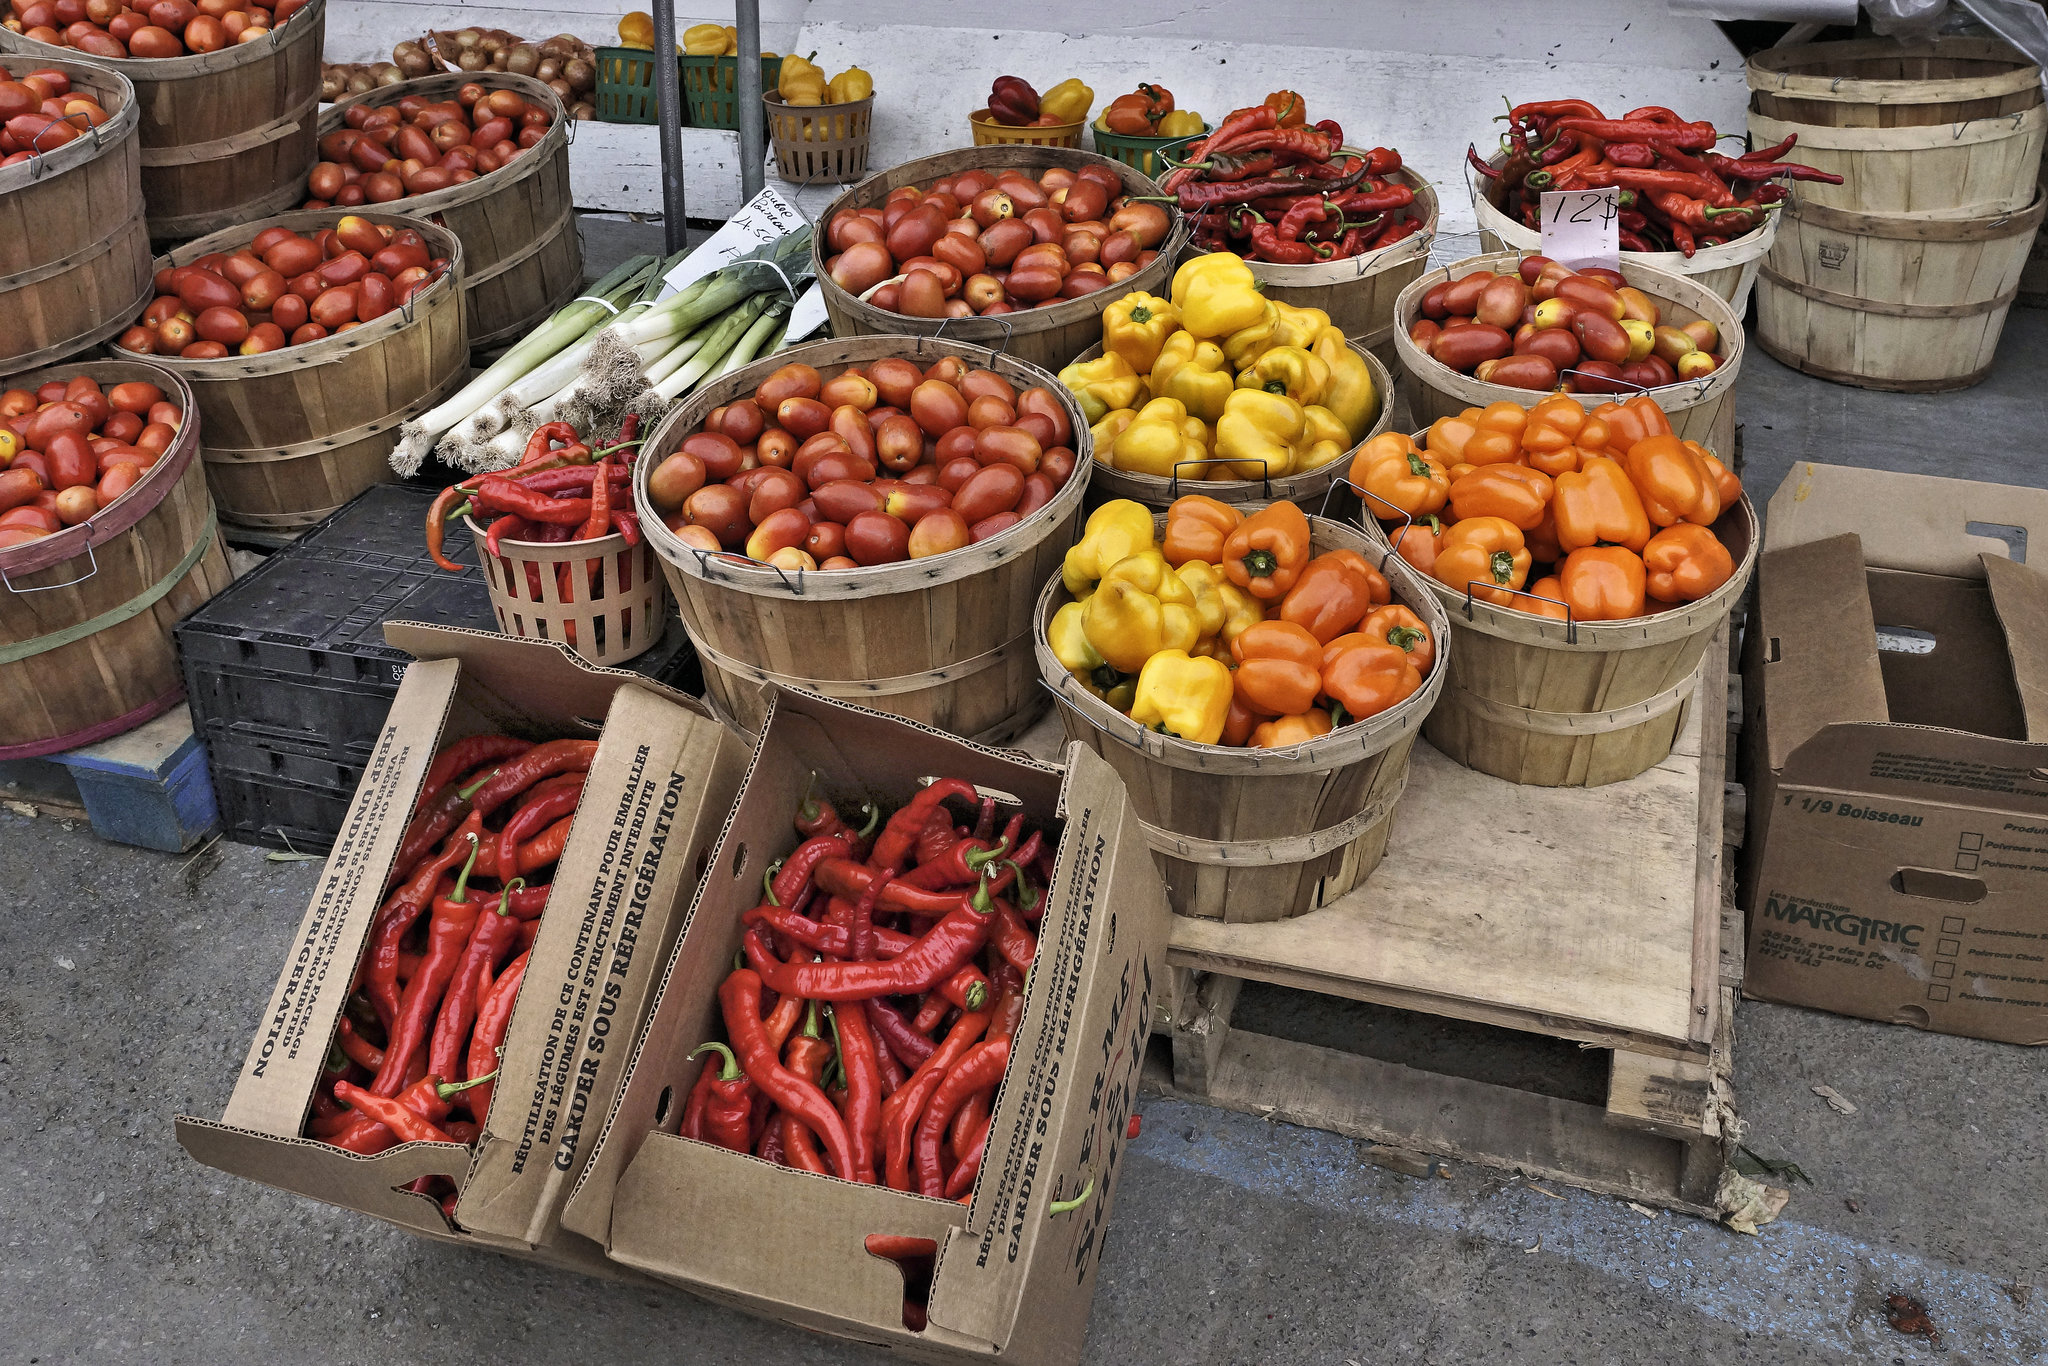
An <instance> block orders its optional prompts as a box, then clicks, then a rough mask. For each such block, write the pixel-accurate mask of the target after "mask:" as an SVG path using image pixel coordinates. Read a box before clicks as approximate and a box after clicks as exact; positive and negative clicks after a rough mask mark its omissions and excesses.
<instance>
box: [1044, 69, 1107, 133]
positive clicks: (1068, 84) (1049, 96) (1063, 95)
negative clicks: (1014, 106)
mask: <svg viewBox="0 0 2048 1366" xmlns="http://www.w3.org/2000/svg"><path fill="white" fill-rule="evenodd" d="M1094 104H1095V92H1094V91H1093V90H1091V89H1089V88H1088V87H1087V86H1085V85H1083V84H1081V82H1080V79H1079V78H1078V77H1074V76H1069V77H1068V78H1067V79H1066V80H1064V81H1061V82H1060V83H1059V84H1058V85H1056V86H1054V87H1053V88H1052V89H1050V90H1048V91H1046V92H1045V93H1044V94H1043V95H1040V96H1039V97H1038V112H1039V113H1040V114H1043V115H1047V116H1050V117H1052V118H1056V119H1058V120H1059V121H1060V122H1061V123H1079V122H1081V121H1082V120H1083V119H1085V118H1087V117H1088V110H1089V109H1090V108H1091V107H1093V105H1094Z"/></svg>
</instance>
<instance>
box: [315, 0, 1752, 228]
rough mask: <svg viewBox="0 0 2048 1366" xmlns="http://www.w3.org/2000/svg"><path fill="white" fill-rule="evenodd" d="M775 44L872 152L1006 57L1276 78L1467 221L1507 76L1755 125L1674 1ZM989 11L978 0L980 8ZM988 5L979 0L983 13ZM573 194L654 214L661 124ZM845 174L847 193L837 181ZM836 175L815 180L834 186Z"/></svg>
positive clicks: (348, 38)
mask: <svg viewBox="0 0 2048 1366" xmlns="http://www.w3.org/2000/svg"><path fill="white" fill-rule="evenodd" d="M643 2H644V0H610V3H607V2H606V0H563V3H562V5H561V6H560V8H557V9H550V10H528V9H517V8H509V7H505V6H498V5H468V4H461V3H455V4H449V3H437V2H436V0H334V3H333V4H332V5H331V6H330V9H329V18H328V42H327V46H328V53H329V59H330V60H335V61H345V60H352V61H364V60H372V59H374V58H377V57H379V56H381V55H385V54H387V53H388V52H389V50H390V46H391V44H392V43H393V42H396V41H398V40H399V39H401V38H404V37H414V36H417V35H418V33H419V32H421V31H423V30H424V29H426V28H429V27H441V26H448V25H450V24H462V23H477V24H487V25H492V26H496V27H501V28H507V29H511V30H513V31H516V32H521V33H530V34H533V35H535V36H543V35H545V34H548V33H553V32H557V31H561V30H564V29H566V30H568V31H571V32H574V33H576V34H578V35H579V36H581V37H583V38H585V39H587V40H589V41H591V42H593V43H599V44H601V43H603V42H606V41H608V40H610V39H611V38H612V37H613V25H614V24H615V23H616V21H617V17H618V15H619V14H620V13H622V12H623V9H624V8H626V7H629V6H630V5H632V4H634V3H643ZM761 10H762V42H763V45H764V46H766V47H767V48H769V49H770V50H773V51H778V52H786V51H797V52H805V53H808V52H810V51H812V50H813V49H815V50H816V51H817V53H818V57H817V60H818V62H819V63H820V64H821V65H822V66H824V67H826V69H827V70H828V72H830V71H836V70H838V69H839V68H841V67H844V66H848V65H852V64H855V63H858V64H859V65H861V66H863V67H865V68H867V69H868V70H869V71H871V72H873V73H874V76H875V89H876V94H877V96H878V98H877V101H876V106H875V128H874V141H873V147H872V150H871V153H870V163H869V164H870V168H871V169H881V168H885V167H888V166H892V165H895V164H896V163H898V162H901V161H905V160H908V159H909V158H912V157H918V156H926V155H929V154H931V153H934V152H941V151H945V150H948V149H950V148H954V147H960V146H965V145H966V144H967V143H968V140H969V138H968V129H967V122H966V116H967V112H968V111H969V110H970V109H974V108H977V107H979V106H980V105H981V103H982V102H983V100H984V99H985V97H986V95H987V93H988V86H989V82H990V81H991V80H992V79H993V78H994V77H995V76H997V75H1000V74H1005V73H1013V74H1016V75H1020V76H1023V77H1024V78H1025V79H1027V80H1029V81H1030V82H1031V83H1032V84H1033V85H1036V86H1037V87H1038V88H1039V89H1041V90H1043V89H1045V88H1047V87H1048V86H1051V85H1052V84H1054V83H1055V82H1057V81H1059V80H1062V79H1064V78H1065V77H1067V76H1080V77H1081V78H1082V79H1083V80H1085V81H1087V82H1088V83H1089V84H1090V85H1091V86H1093V87H1094V88H1095V92H1096V104H1097V109H1098V111H1099V109H1100V108H1101V106H1102V104H1104V103H1105V102H1106V101H1108V100H1109V99H1110V98H1112V97H1114V96H1115V95H1117V94H1120V93H1122V92H1123V91H1125V90H1128V89H1130V88H1132V86H1133V85H1134V84H1135V83H1136V82H1137V81H1139V80H1151V81H1156V82H1159V83H1161V84H1164V85H1165V86H1167V87H1168V88H1169V89H1171V90H1172V91H1173V92H1174V95H1175V97H1176V99H1177V100H1178V102H1179V103H1180V105H1181V106H1182V107H1183V108H1191V109H1196V110H1199V111H1200V112H1201V113H1203V114H1204V115H1206V116H1208V117H1209V118H1210V119H1211V121H1212V122H1213V121H1214V119H1215V118H1217V117H1218V116H1220V115H1222V114H1224V113H1227V112H1228V111H1229V110H1230V109H1232V108H1234V107H1236V106H1239V105H1242V104H1248V103H1251V102H1254V101H1256V100H1259V99H1261V98H1263V97H1264V96H1265V94H1266V92H1267V91H1269V90H1273V89H1276V88H1279V87H1282V86H1286V87H1291V88H1293V89H1296V90H1299V91H1301V92H1302V94H1303V95H1304V96H1305V97H1306V98H1307V101H1308V105H1309V110H1310V115H1311V117H1313V118H1323V117H1329V118H1335V119H1336V120H1338V122H1340V123H1341V124H1342V125H1343V126H1344V130H1345V134H1346V136H1347V138H1348V139H1349V140H1351V141H1352V142H1354V143H1357V144H1359V145H1363V146H1372V145H1386V146H1392V147H1398V148H1400V149H1401V151H1402V153H1403V155H1404V156H1405V157H1406V158H1407V159H1408V161H1409V164H1410V165H1412V166H1414V167H1416V168H1418V169H1419V170H1420V171H1421V172H1422V173H1423V174H1425V175H1427V176H1429V177H1430V178H1431V179H1432V180H1434V181H1436V182H1437V184H1438V187H1439V189H1440V191H1441V193H1442V197H1443V204H1444V215H1443V227H1444V229H1445V230H1446V231H1454V232H1456V231H1470V230H1471V229H1472V228H1473V226H1474V225H1473V222H1472V215H1471V208H1470V204H1469V200H1468V197H1467V193H1466V190H1465V183H1464V178H1463V174H1462V171H1461V167H1462V165H1463V157H1464V150H1465V146H1466V144H1467V143H1468V142H1475V141H1476V142H1478V143H1479V144H1480V146H1481V149H1482V150H1484V149H1485V148H1486V146H1487V145H1488V144H1489V143H1490V142H1491V141H1492V140H1493V139H1494V138H1495V137H1496V136H1497V134H1498V131H1499V129H1500V125H1499V124H1497V123H1494V122H1492V119H1493V117H1494V115H1496V114H1499V113H1501V112H1503V110H1504V105H1503V104H1502V103H1501V97H1502V96H1504V95H1505V96H1508V97H1510V98H1512V99H1514V100H1516V101H1521V100H1526V99H1541V98H1546V97H1561V96H1567V95H1572V96H1579V97H1582V98H1586V99H1591V100H1593V101H1594V102H1596V103H1598V104H1600V105H1601V106H1602V107H1603V108H1606V109H1608V111H1609V112H1610V113H1614V114H1620V113H1623V112H1625V111H1627V110H1628V109H1631V108H1634V107H1635V106H1637V105H1642V104H1669V105H1672V106H1673V107H1675V108H1677V109H1678V110H1679V111H1680V112H1681V113H1683V114H1684V115H1686V116H1687V117H1688V118H1707V119H1712V120H1713V121H1714V122H1715V124H1716V125H1717V126H1719V127H1720V128H1722V129H1723V130H1726V131H1731V132H1740V131H1741V129H1742V127H1743V112H1742V111H1743V104H1744V99H1745V92H1744V87H1743V74H1742V60H1741V58H1740V56H1739V55H1738V54H1737V53H1736V51H1735V49H1734V48H1733V47H1732V46H1731V45H1730V44H1729V43H1728V41H1727V40H1726V38H1724V37H1723V36H1722V34H1721V32H1720V30H1719V29H1718V28H1716V27H1715V26H1714V25H1713V24H1712V23H1711V22H1709V21H1707V20H1704V19H1694V18H1679V17H1674V16H1672V15H1671V14H1669V13H1668V12H1667V11H1666V10H1665V8H1664V5H1663V4H1662V3H1661V0H1573V3H1571V4H1569V5H1559V4H1556V3H1554V0H1435V3H1428V2H1427V0H1425V3H1420V4H1416V3H1405V4H1404V3H1395V2H1394V0H1350V3H1323V4H1316V3H1311V2H1310V0H1192V2H1191V3H1186V4H1176V3H1172V0H1126V3H1122V4H1113V5H1104V4H1100V3H1090V2H1089V0H1039V3H1037V4H1035V5H1031V6H1022V5H1019V6H1005V7H1003V10H1002V11H1001V13H1002V16H1003V18H1004V20H1005V24H1006V26H1005V27H1003V28H1002V29H1000V30H997V31H994V32H990V31H987V30H985V29H977V28H969V27H962V26H960V21H961V20H962V19H965V18H968V17H970V15H969V13H968V12H967V11H966V10H964V9H963V8H961V7H960V6H957V5H952V6H948V5H938V4H932V3H920V2H919V0H763V3H762V6H761ZM989 12H990V10H989V9H983V10H982V11H981V12H980V13H981V14H983V15H985V14H987V13H989ZM976 17H978V16H976ZM731 20H732V9H731V6H730V4H729V3H719V2H718V0H682V3H681V4H680V5H679V7H678V12H677V17H676V22H677V24H678V26H679V27H680V26H687V25H688V24H690V23H693V22H699V21H713V22H719V23H729V22H731ZM737 141H738V140H737V138H735V137H734V136H732V135H731V134H720V133H716V132H712V131H701V132H700V131H695V130H685V142H686V152H685V161H686V163H687V164H686V166H685V170H684V183H685V186H686V191H687V195H688V201H689V213H690V216H691V217H693V218H697V217H702V218H718V217H724V216H725V215H726V214H729V213H730V212H731V211H732V210H733V208H735V207H736V206H737V203H738V185H739V170H738V147H737ZM571 165H572V168H573V171H574V175H575V183H576V201H577V204H578V206H579V207H584V208H593V209H613V210H624V211H633V212H641V213H650V212H651V213H659V212H660V210H661V189H660V182H659V154H658V151H657V149H656V147H655V139H654V133H653V129H652V128H651V127H646V128H635V127H620V126H599V125H589V124H586V125H583V126H582V127H580V128H579V129H578V136H577V144H576V146H575V148H574V149H573V150H572V152H571ZM835 193H836V191H835ZM829 197H830V196H829V194H825V193H813V194H809V195H806V196H804V198H805V199H806V200H807V201H809V202H812V203H820V204H821V203H823V202H824V201H825V200H826V199H827V198H829Z"/></svg>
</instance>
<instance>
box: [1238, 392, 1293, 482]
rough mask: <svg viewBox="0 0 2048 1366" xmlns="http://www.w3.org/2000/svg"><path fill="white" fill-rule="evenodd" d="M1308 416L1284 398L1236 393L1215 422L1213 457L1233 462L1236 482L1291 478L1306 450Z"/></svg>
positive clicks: (1267, 394)
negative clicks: (1214, 453)
mask: <svg viewBox="0 0 2048 1366" xmlns="http://www.w3.org/2000/svg"><path fill="white" fill-rule="evenodd" d="M1307 434H1308V415H1307V414H1306V413H1304V412H1302V410H1301V405H1300V404H1299V403H1296V402H1295V401H1294V400H1293V399H1291V398H1289V397H1287V395H1285V394H1269V393H1267V392H1266V391H1265V390H1263V389H1239V390H1236V391H1235V392H1234V393H1232V394H1231V396H1230V401H1229V402H1228V403H1226V404H1225V405H1224V407H1223V416H1222V417H1220V418H1218V419H1217V421H1216V454H1217V455H1218V456H1219V457H1221V458H1223V459H1226V460H1231V461H1234V462H1236V463H1235V464H1233V465H1231V466H1228V467H1219V468H1228V469H1229V470H1231V471H1232V472H1234V473H1235V475H1236V477H1237V478H1239V479H1277V478H1279V477H1280V476H1281V475H1283V474H1291V473H1293V472H1294V470H1295V469H1296V468H1297V465H1296V461H1297V460H1298V458H1299V457H1300V456H1301V455H1302V454H1303V453H1304V452H1305V451H1306V450H1307V445H1306V443H1305V441H1304V438H1305V437H1306V436H1307Z"/></svg>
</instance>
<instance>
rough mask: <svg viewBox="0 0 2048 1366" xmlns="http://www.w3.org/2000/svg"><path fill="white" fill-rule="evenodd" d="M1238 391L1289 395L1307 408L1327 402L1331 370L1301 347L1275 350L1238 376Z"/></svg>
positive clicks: (1265, 353) (1263, 355)
mask: <svg viewBox="0 0 2048 1366" xmlns="http://www.w3.org/2000/svg"><path fill="white" fill-rule="evenodd" d="M1224 349H1225V350H1226V351H1228V350H1229V347H1227V346H1226V347H1225V348H1224ZM1237 387H1238V388H1240V389H1263V390H1265V391H1266V392H1267V393H1269V394H1285V395H1287V397H1289V398H1291V399H1293V400H1294V401H1295V402H1296V403H1299V404H1301V405H1302V406H1303V407H1306V406H1308V405H1309V404H1311V403H1321V402H1322V401H1323V395H1324V394H1325V393H1327V392H1328V391H1329V388H1330V367H1329V366H1328V365H1326V364H1325V363H1324V362H1323V361H1322V359H1321V358H1320V357H1317V356H1315V355H1312V354H1310V353H1309V352H1307V351H1304V350H1302V349H1301V348H1300V347H1298V346H1275V347H1272V348H1270V349H1268V350H1266V351H1265V352H1263V353H1261V354H1260V356H1259V358H1258V359H1257V360H1255V361H1253V362H1252V363H1251V364H1250V365H1247V366H1245V367H1244V368H1243V369H1242V370H1239V371H1238V372H1237Z"/></svg>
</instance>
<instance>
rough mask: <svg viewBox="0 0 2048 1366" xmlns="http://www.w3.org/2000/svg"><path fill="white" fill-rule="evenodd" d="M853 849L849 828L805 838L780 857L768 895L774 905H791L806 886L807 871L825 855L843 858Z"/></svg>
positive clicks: (808, 888)
mask: <svg viewBox="0 0 2048 1366" xmlns="http://www.w3.org/2000/svg"><path fill="white" fill-rule="evenodd" d="M852 849H853V832H852V831H850V830H848V831H840V832H835V833H833V834H829V835H818V836H815V837H813V838H811V839H807V840H805V841H804V842H803V843H802V844H799V845H798V846H797V847H796V852H795V853H793V854H791V855H790V856H789V857H788V858H786V859H784V860H783V861H782V868H781V870H780V871H779V872H777V873H776V874H775V880H774V882H773V883H772V884H771V886H770V888H769V896H770V897H771V898H772V899H773V901H774V903H775V904H776V905H778V906H792V907H793V906H795V905H796V904H797V902H798V901H800V900H802V899H803V895H804V893H805V892H807V891H809V890H810V887H811V875H812V874H813V873H814V872H815V871H816V870H817V867H818V865H819V864H820V863H822V862H824V861H825V860H826V859H828V858H845V857H846V856H847V855H848V854H849V853H850V852H851V851H852Z"/></svg>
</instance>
